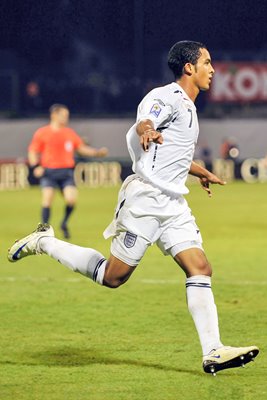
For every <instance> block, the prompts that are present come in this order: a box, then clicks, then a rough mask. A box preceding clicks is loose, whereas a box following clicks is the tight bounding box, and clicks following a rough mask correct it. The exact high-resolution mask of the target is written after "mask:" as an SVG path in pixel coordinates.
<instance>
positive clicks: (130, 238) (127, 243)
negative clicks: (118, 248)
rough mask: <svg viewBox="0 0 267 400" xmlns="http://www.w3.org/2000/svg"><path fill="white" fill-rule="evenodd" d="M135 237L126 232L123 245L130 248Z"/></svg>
mask: <svg viewBox="0 0 267 400" xmlns="http://www.w3.org/2000/svg"><path fill="white" fill-rule="evenodd" d="M136 239H137V235H135V234H134V233H131V232H126V234H125V238H124V244H125V246H126V247H127V248H128V249H130V248H131V247H134V245H135V242H136Z"/></svg>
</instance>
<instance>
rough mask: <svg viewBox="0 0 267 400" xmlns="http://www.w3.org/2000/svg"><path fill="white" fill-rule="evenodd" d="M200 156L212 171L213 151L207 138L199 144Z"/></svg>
mask: <svg viewBox="0 0 267 400" xmlns="http://www.w3.org/2000/svg"><path fill="white" fill-rule="evenodd" d="M199 158H200V159H201V160H202V161H203V162H204V164H205V167H206V168H207V170H209V171H212V151H211V148H210V146H209V144H208V142H207V141H206V140H203V141H202V143H201V144H200V146H199Z"/></svg>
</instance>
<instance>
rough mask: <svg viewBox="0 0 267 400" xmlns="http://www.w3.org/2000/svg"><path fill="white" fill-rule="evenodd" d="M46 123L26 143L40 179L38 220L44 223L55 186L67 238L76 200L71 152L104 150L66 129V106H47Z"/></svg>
mask: <svg viewBox="0 0 267 400" xmlns="http://www.w3.org/2000/svg"><path fill="white" fill-rule="evenodd" d="M49 111H50V123H49V125H46V126H43V127H41V128H39V129H38V130H37V131H36V132H35V134H34V136H33V138H32V141H31V143H30V145H29V150H28V160H29V165H30V167H31V168H32V170H33V175H34V176H35V177H36V178H40V184H41V188H42V222H43V223H48V222H49V218H50V214H51V206H52V202H53V199H54V195H55V189H56V188H59V189H60V190H61V192H62V194H63V197H64V200H65V210H64V216H63V219H62V221H61V224H60V227H61V230H62V232H63V235H64V237H65V238H66V239H68V238H69V237H70V233H69V229H68V225H67V223H68V220H69V218H70V215H71V214H72V212H73V209H74V207H75V204H76V201H77V188H76V186H75V183H74V178H73V171H74V165H75V161H74V152H77V153H79V154H80V155H83V156H87V157H104V156H106V155H107V149H106V148H105V147H102V148H100V149H95V148H93V147H90V146H87V145H86V144H85V143H84V142H83V140H82V139H81V138H80V137H79V136H78V135H77V133H76V132H75V131H74V130H73V129H71V128H69V127H68V126H67V125H68V122H69V114H70V113H69V109H68V108H67V107H66V106H65V105H63V104H54V105H52V106H51V107H50V109H49Z"/></svg>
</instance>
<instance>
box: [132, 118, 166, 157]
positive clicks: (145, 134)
mask: <svg viewBox="0 0 267 400" xmlns="http://www.w3.org/2000/svg"><path fill="white" fill-rule="evenodd" d="M136 132H137V134H138V135H139V137H140V144H141V146H142V147H143V149H144V150H145V151H148V150H149V144H150V143H151V142H154V143H158V144H162V143H163V137H162V134H161V133H160V132H158V131H156V130H155V129H154V124H153V122H152V121H150V120H149V119H145V120H143V121H140V122H138V124H137V125H136Z"/></svg>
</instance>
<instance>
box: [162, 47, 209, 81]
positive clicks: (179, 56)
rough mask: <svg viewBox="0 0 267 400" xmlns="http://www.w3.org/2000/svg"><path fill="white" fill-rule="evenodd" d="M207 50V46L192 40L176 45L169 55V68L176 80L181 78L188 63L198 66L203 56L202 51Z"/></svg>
mask: <svg viewBox="0 0 267 400" xmlns="http://www.w3.org/2000/svg"><path fill="white" fill-rule="evenodd" d="M206 48H207V47H206V46H205V44H203V43H200V42H193V41H191V40H183V41H181V42H177V43H175V44H174V45H173V46H172V48H171V49H170V51H169V54H168V66H169V68H170V70H171V71H172V72H173V74H174V77H175V79H179V78H181V76H182V75H183V73H184V66H185V64H186V63H191V64H193V65H196V63H197V60H198V59H199V57H200V55H201V52H200V49H206Z"/></svg>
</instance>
